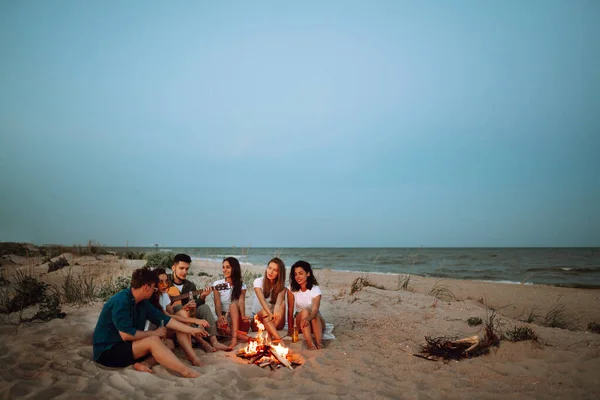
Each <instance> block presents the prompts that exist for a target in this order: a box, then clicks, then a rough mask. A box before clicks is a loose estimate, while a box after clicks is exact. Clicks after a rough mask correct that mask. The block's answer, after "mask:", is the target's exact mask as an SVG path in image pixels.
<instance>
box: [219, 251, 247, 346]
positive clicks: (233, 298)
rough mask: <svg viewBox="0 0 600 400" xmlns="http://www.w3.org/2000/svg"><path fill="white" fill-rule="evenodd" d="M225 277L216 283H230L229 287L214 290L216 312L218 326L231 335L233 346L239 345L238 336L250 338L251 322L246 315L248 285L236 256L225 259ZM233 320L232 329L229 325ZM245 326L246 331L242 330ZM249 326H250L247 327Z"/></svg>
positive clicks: (243, 338) (244, 338)
mask: <svg viewBox="0 0 600 400" xmlns="http://www.w3.org/2000/svg"><path fill="white" fill-rule="evenodd" d="M223 277H224V278H225V279H221V280H218V281H216V282H215V283H214V286H217V285H218V284H221V283H228V284H229V286H230V287H229V289H224V290H216V289H215V290H214V299H215V312H216V313H217V327H219V330H220V331H221V333H223V334H225V335H231V347H235V346H237V341H238V338H239V339H241V340H248V336H247V335H246V333H247V332H248V328H249V327H250V322H249V319H248V317H247V316H246V300H245V299H246V285H244V284H243V282H242V268H241V267H240V262H239V261H238V259H237V258H235V257H227V258H226V259H224V260H223ZM228 319H229V320H231V329H229V326H228ZM242 326H243V327H244V329H245V332H244V331H243V330H240V327H242ZM246 327H248V328H246Z"/></svg>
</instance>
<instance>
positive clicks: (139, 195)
mask: <svg viewBox="0 0 600 400" xmlns="http://www.w3.org/2000/svg"><path fill="white" fill-rule="evenodd" d="M599 38H600V2H598V1H594V0H589V1H562V0H561V1H547V0H543V1H541V0H540V1H536V0H531V1H451V2H449V1H410V2H409V1H375V2H367V1H326V2H322V1H314V2H312V1H307V2H294V4H292V2H281V1H274V2H265V1H251V2H249V1H240V2H223V1H218V2H217V1H214V2H209V1H203V2H198V1H190V2H184V1H181V2H163V1H95V2H91V1H60V0H59V1H16V0H15V1H8V0H3V1H2V2H0V148H1V152H0V170H1V172H0V201H1V209H0V241H31V242H34V243H65V244H73V243H85V242H87V240H88V239H94V240H97V241H99V242H101V243H103V244H106V245H124V244H125V243H126V241H129V244H130V245H140V246H145V245H152V244H153V243H159V244H164V245H167V246H176V245H181V246H231V245H237V246H248V245H251V246H254V247H258V246H274V247H284V246H321V247H327V246H349V247H353V246H420V245H423V246H426V247H430V246H466V247H469V246H598V245H600V207H599V205H600V40H599Z"/></svg>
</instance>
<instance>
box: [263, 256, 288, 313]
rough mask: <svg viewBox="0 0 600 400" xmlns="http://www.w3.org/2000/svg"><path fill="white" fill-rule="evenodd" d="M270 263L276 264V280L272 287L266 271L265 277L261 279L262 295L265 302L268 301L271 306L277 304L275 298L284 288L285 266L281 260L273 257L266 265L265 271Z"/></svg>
mask: <svg viewBox="0 0 600 400" xmlns="http://www.w3.org/2000/svg"><path fill="white" fill-rule="evenodd" d="M271 263H275V264H277V267H278V268H277V280H276V281H275V284H274V285H273V284H272V283H271V281H270V280H269V278H267V271H265V276H264V277H263V294H264V296H265V300H266V299H269V301H270V303H271V304H275V303H276V302H277V296H278V295H279V293H281V291H282V290H283V289H284V288H285V264H284V262H283V260H282V259H281V258H279V257H274V258H272V259H271V261H269V262H268V263H267V269H268V268H269V264H271ZM271 285H272V286H271Z"/></svg>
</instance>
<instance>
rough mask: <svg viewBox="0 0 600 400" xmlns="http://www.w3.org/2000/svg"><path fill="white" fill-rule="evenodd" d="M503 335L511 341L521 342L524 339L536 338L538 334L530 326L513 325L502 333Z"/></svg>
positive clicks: (534, 339) (535, 339)
mask: <svg viewBox="0 0 600 400" xmlns="http://www.w3.org/2000/svg"><path fill="white" fill-rule="evenodd" d="M504 337H505V338H506V339H508V340H510V341H511V342H522V341H524V340H533V341H537V340H538V335H537V334H536V333H535V332H534V331H533V329H531V328H527V327H525V326H520V327H518V328H517V327H514V328H513V329H511V330H509V331H508V332H506V333H505V334H504Z"/></svg>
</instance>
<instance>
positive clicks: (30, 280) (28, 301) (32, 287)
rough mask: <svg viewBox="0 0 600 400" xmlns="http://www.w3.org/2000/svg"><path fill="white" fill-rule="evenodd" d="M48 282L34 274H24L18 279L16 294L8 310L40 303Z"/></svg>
mask: <svg viewBox="0 0 600 400" xmlns="http://www.w3.org/2000/svg"><path fill="white" fill-rule="evenodd" d="M46 286H47V285H46V284H45V283H43V282H40V281H38V280H37V279H36V278H34V277H33V276H25V275H22V276H21V277H19V278H18V279H17V283H16V288H15V296H14V297H13V298H12V299H11V300H10V301H9V304H8V307H7V312H8V313H11V312H15V311H21V310H23V309H24V308H27V307H29V306H32V305H34V304H37V303H39V302H40V301H41V300H42V296H43V295H44V290H45V289H46Z"/></svg>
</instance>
